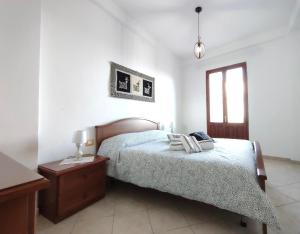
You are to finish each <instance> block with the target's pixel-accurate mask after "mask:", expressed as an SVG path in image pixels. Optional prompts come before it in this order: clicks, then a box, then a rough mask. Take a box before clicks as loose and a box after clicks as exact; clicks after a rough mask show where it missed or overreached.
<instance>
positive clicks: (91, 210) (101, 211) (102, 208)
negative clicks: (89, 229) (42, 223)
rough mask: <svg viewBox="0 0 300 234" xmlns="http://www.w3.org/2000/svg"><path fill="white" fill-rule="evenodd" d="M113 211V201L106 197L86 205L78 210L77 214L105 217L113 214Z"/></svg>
mask: <svg viewBox="0 0 300 234" xmlns="http://www.w3.org/2000/svg"><path fill="white" fill-rule="evenodd" d="M114 213H115V203H114V202H113V201H112V200H111V199H110V198H108V197H105V198H104V199H101V200H100V201H98V202H96V203H94V204H93V205H90V206H88V207H87V208H85V209H83V210H82V211H80V212H78V214H79V216H87V217H98V218H101V217H107V216H113V215H114Z"/></svg>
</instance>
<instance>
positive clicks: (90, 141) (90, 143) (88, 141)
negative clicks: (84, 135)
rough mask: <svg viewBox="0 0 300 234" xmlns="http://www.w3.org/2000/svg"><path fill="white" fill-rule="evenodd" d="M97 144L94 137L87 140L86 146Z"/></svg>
mask: <svg viewBox="0 0 300 234" xmlns="http://www.w3.org/2000/svg"><path fill="white" fill-rule="evenodd" d="M92 145H95V141H94V140H93V139H90V140H87V142H86V143H85V146H92Z"/></svg>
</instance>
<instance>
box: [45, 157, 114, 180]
mask: <svg viewBox="0 0 300 234" xmlns="http://www.w3.org/2000/svg"><path fill="white" fill-rule="evenodd" d="M88 156H91V155H88ZM92 156H95V158H94V161H93V162H89V163H74V164H67V165H60V163H61V161H62V160H59V161H55V162H50V163H45V164H41V165H39V170H40V171H41V170H42V171H47V172H48V173H51V174H55V175H60V174H65V173H68V172H70V171H74V170H79V169H82V168H86V167H89V166H92V165H95V164H101V163H105V162H106V161H107V160H109V158H107V157H103V156H98V155H92Z"/></svg>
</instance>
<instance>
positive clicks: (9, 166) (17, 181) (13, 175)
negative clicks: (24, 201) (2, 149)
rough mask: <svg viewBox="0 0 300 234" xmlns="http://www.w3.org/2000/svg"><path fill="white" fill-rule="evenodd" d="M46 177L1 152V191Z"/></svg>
mask: <svg viewBox="0 0 300 234" xmlns="http://www.w3.org/2000/svg"><path fill="white" fill-rule="evenodd" d="M43 178H44V177H42V176H40V175H39V174H37V173H35V172H34V171H33V170H30V169H28V168H27V167H25V166H23V165H22V164H20V163H18V162H16V161H15V160H13V159H12V158H10V157H8V156H6V155H4V154H2V153H0V192H1V191H3V190H6V189H9V188H12V187H15V186H18V185H23V184H27V183H30V182H33V181H37V180H42V179H43Z"/></svg>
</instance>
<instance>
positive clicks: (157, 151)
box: [95, 118, 280, 234]
mask: <svg viewBox="0 0 300 234" xmlns="http://www.w3.org/2000/svg"><path fill="white" fill-rule="evenodd" d="M95 128H96V143H97V145H96V147H97V151H98V150H99V151H98V154H101V155H104V156H107V157H110V159H111V160H110V162H109V165H108V175H109V176H110V177H113V178H115V179H118V180H122V181H125V182H129V183H132V184H135V185H138V186H140V187H146V188H152V189H156V190H159V191H162V192H168V193H171V194H174V195H178V196H182V197H185V198H187V199H191V200H196V201H200V202H204V203H207V204H211V205H214V206H216V207H219V208H222V209H226V210H229V211H232V212H235V213H238V214H241V215H242V217H243V216H246V217H249V218H253V219H256V220H257V221H259V222H261V223H262V231H263V234H266V233H267V225H268V226H270V227H271V228H274V229H280V225H279V222H278V219H277V217H276V214H275V211H274V208H273V206H272V204H271V203H270V201H269V200H268V198H267V197H266V194H265V193H264V191H265V180H266V179H267V176H266V173H265V168H264V162H263V158H262V154H261V148H260V145H259V143H258V142H256V141H254V142H250V141H245V140H233V139H216V144H215V145H216V147H215V149H214V150H212V151H208V152H201V153H195V154H187V153H185V152H183V151H177V152H175V151H170V150H168V141H167V136H166V133H165V132H163V131H159V124H158V123H156V122H153V121H151V120H147V119H141V118H128V119H122V120H118V121H115V122H112V123H109V124H106V125H99V126H96V127H95ZM241 224H245V223H244V222H243V221H241Z"/></svg>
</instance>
